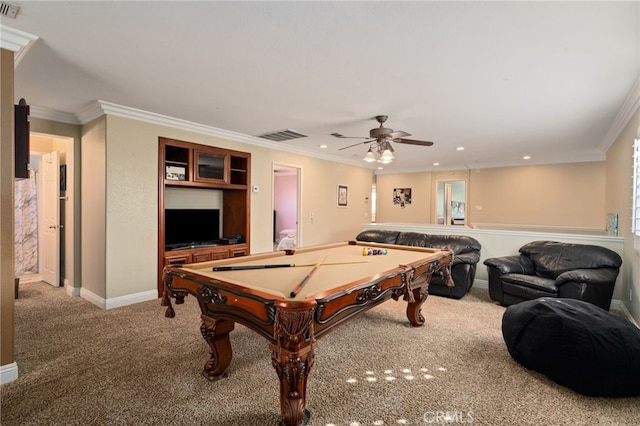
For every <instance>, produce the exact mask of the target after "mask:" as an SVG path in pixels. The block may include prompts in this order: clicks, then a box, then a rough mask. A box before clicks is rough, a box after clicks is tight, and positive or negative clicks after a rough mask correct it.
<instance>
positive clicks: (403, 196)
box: [393, 188, 411, 207]
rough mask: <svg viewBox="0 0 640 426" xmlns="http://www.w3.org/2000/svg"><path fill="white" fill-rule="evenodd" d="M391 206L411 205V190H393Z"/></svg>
mask: <svg viewBox="0 0 640 426" xmlns="http://www.w3.org/2000/svg"><path fill="white" fill-rule="evenodd" d="M393 204H398V205H400V207H404V206H405V205H407V204H411V188H395V189H394V190H393Z"/></svg>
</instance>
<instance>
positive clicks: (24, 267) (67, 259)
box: [15, 132, 73, 287]
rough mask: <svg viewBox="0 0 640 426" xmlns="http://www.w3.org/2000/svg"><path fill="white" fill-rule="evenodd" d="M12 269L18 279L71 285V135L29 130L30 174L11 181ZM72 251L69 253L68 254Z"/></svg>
mask: <svg viewBox="0 0 640 426" xmlns="http://www.w3.org/2000/svg"><path fill="white" fill-rule="evenodd" d="M15 191H16V203H15V217H16V220H15V253H16V262H15V272H16V276H17V277H18V278H19V279H20V282H30V281H45V282H47V283H49V284H51V285H53V286H55V287H59V286H62V285H65V286H67V285H69V286H70V285H72V284H70V283H69V281H68V279H67V277H68V272H70V271H71V270H72V267H73V256H72V253H73V247H72V245H73V238H72V235H73V234H72V232H73V226H68V227H67V226H65V225H66V224H67V223H69V224H71V225H72V211H73V209H72V207H71V204H70V203H71V198H72V196H73V138H66V137H60V136H53V135H46V134H40V133H33V132H32V133H31V134H30V152H29V178H28V179H24V180H22V181H16V186H15ZM67 254H71V255H67Z"/></svg>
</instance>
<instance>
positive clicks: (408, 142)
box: [394, 139, 433, 146]
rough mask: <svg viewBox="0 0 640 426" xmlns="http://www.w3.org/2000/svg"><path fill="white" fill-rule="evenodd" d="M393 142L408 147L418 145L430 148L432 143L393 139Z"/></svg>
mask: <svg viewBox="0 0 640 426" xmlns="http://www.w3.org/2000/svg"><path fill="white" fill-rule="evenodd" d="M394 142H397V143H406V144H408V145H420V146H431V145H433V142H429V141H417V140H415V139H394Z"/></svg>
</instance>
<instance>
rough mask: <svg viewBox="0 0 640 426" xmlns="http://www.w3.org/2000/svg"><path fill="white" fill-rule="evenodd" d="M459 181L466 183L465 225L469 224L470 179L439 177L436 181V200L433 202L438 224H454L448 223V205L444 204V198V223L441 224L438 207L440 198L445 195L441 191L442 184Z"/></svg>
mask: <svg viewBox="0 0 640 426" xmlns="http://www.w3.org/2000/svg"><path fill="white" fill-rule="evenodd" d="M457 182H462V183H464V203H465V209H466V210H465V217H464V224H463V225H464V226H467V225H468V224H469V191H468V187H469V180H468V179H464V178H463V179H439V180H436V181H435V194H436V196H435V202H434V203H433V210H434V223H435V224H438V225H444V226H452V224H451V223H446V222H447V220H446V213H445V211H446V206H445V205H444V200H443V206H442V207H443V214H444V216H443V221H444V222H443V223H442V224H440V223H439V222H438V219H439V217H438V213H439V212H438V207H439V201H440V198H441V197H443V196H444V194H441V191H440V185H441V184H442V185H444V186H445V187H446V184H452V183H457Z"/></svg>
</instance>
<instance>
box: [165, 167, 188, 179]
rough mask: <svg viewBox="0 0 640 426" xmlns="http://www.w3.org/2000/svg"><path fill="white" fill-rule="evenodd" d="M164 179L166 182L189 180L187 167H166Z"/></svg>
mask: <svg viewBox="0 0 640 426" xmlns="http://www.w3.org/2000/svg"><path fill="white" fill-rule="evenodd" d="M164 177H165V179H166V180H183V181H184V180H187V168H186V167H185V166H166V167H165V171H164Z"/></svg>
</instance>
